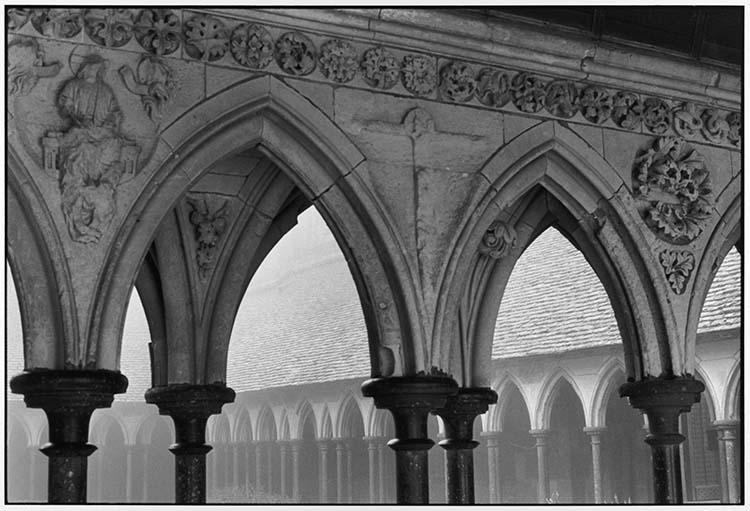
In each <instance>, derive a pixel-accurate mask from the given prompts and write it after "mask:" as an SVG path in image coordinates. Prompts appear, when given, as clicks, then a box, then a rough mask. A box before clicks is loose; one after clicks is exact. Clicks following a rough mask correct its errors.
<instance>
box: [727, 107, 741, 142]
mask: <svg viewBox="0 0 750 511" xmlns="http://www.w3.org/2000/svg"><path fill="white" fill-rule="evenodd" d="M727 124H728V125H729V133H727V140H729V141H730V142H731V143H732V144H734V145H736V146H738V147H739V145H740V142H741V141H742V116H741V115H740V114H739V112H732V113H730V114H729V115H727Z"/></svg>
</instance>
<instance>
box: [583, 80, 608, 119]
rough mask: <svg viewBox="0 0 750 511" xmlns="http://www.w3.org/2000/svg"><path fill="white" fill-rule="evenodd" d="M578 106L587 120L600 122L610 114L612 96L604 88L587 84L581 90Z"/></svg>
mask: <svg viewBox="0 0 750 511" xmlns="http://www.w3.org/2000/svg"><path fill="white" fill-rule="evenodd" d="M578 107H579V108H580V109H581V114H582V115H583V117H584V118H585V119H586V120H587V121H589V122H593V123H594V124H602V123H603V122H604V121H606V120H607V119H609V118H610V116H611V115H612V96H610V95H609V92H607V90H606V89H603V88H601V87H596V86H589V87H586V88H585V89H583V91H582V92H581V99H580V100H579V102H578Z"/></svg>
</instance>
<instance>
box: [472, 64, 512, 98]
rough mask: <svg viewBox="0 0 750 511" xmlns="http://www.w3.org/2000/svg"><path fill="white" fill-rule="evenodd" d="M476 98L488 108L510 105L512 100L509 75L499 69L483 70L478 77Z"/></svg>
mask: <svg viewBox="0 0 750 511" xmlns="http://www.w3.org/2000/svg"><path fill="white" fill-rule="evenodd" d="M476 96H477V100H479V102H480V103H482V104H483V105H486V106H491V107H494V108H500V107H502V106H505V105H506V104H508V101H510V98H511V91H510V79H509V78H508V74H507V73H505V72H503V71H501V70H499V69H491V68H489V67H485V68H483V69H482V70H481V71H479V76H478V77H477V89H476Z"/></svg>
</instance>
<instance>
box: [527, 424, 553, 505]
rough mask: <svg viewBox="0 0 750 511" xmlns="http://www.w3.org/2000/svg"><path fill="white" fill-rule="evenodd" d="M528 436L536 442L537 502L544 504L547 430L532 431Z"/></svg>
mask: <svg viewBox="0 0 750 511" xmlns="http://www.w3.org/2000/svg"><path fill="white" fill-rule="evenodd" d="M529 434H531V436H533V437H534V439H535V440H536V463H537V474H538V477H537V500H538V501H539V503H540V504H544V503H546V501H547V497H549V473H548V471H547V439H548V438H549V430H547V429H532V430H531V431H529Z"/></svg>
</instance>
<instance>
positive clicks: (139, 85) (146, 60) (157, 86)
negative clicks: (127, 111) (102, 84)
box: [120, 55, 174, 123]
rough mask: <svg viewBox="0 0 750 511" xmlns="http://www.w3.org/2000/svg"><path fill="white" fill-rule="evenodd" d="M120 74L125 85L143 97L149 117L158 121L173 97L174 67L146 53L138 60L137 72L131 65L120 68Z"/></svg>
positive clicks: (142, 100)
mask: <svg viewBox="0 0 750 511" xmlns="http://www.w3.org/2000/svg"><path fill="white" fill-rule="evenodd" d="M120 76H121V77H122V81H123V83H124V84H125V87H126V88H127V89H128V90H129V91H130V92H132V93H133V94H135V95H137V96H140V97H141V102H142V103H143V108H144V109H145V110H146V113H147V114H148V116H149V118H150V119H151V120H152V121H154V122H156V123H158V122H159V121H160V120H161V116H162V113H163V110H164V105H166V104H167V103H168V102H169V101H170V99H172V92H173V91H174V80H173V78H172V69H171V68H170V67H169V65H168V64H167V63H166V62H164V61H163V60H162V59H160V58H158V57H155V56H152V55H144V56H143V57H141V60H140V62H138V67H137V70H136V72H133V70H132V69H131V68H130V66H122V67H121V68H120Z"/></svg>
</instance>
